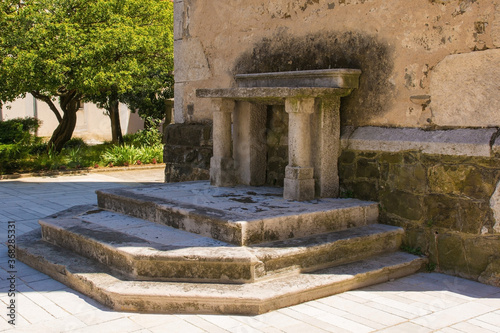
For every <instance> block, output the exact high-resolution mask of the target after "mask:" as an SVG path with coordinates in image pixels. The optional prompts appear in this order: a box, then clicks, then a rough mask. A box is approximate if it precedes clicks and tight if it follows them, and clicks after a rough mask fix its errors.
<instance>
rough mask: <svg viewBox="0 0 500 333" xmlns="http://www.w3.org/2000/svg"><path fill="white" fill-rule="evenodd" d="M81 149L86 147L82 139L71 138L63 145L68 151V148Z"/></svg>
mask: <svg viewBox="0 0 500 333" xmlns="http://www.w3.org/2000/svg"><path fill="white" fill-rule="evenodd" d="M82 147H87V144H86V143H85V141H83V139H82V138H71V139H70V140H69V141H68V142H66V143H65V144H64V148H66V149H70V148H82Z"/></svg>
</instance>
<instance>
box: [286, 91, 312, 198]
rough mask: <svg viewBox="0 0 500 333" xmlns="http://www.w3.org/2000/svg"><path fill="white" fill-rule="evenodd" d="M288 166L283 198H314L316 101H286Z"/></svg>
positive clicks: (302, 99)
mask: <svg viewBox="0 0 500 333" xmlns="http://www.w3.org/2000/svg"><path fill="white" fill-rule="evenodd" d="M285 111H286V112H287V113H288V115H289V122H288V166H287V167H286V168H285V181H284V182H285V184H284V185H285V188H284V191H283V197H284V198H285V199H288V200H299V201H304V200H312V199H314V169H313V168H312V163H311V114H312V113H313V112H314V98H287V99H286V100H285Z"/></svg>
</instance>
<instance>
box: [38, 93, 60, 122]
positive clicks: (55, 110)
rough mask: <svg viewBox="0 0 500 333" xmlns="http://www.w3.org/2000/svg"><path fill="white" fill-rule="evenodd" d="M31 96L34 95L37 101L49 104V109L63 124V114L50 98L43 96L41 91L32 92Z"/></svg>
mask: <svg viewBox="0 0 500 333" xmlns="http://www.w3.org/2000/svg"><path fill="white" fill-rule="evenodd" d="M31 94H32V95H33V97H35V98H36V99H39V100H41V101H42V102H45V103H47V105H48V106H49V108H50V109H51V110H52V112H54V114H55V115H56V118H57V121H58V122H59V123H61V121H62V117H61V114H60V113H59V110H57V107H56V106H55V104H54V102H52V100H51V99H50V97H49V96H45V95H43V94H41V93H40V92H39V91H32V92H31Z"/></svg>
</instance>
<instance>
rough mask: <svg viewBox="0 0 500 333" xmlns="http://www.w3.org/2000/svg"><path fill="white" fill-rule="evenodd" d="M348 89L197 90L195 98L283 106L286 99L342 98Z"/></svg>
mask: <svg viewBox="0 0 500 333" xmlns="http://www.w3.org/2000/svg"><path fill="white" fill-rule="evenodd" d="M351 90H352V89H350V88H309V87H308V88H304V87H302V88H295V87H254V88H227V89H197V90H196V97H199V98H223V99H233V100H237V101H250V102H253V103H259V104H266V105H277V104H285V99H286V98H310V97H313V98H316V97H317V98H325V97H332V96H337V97H344V96H347V95H349V94H350V93H351Z"/></svg>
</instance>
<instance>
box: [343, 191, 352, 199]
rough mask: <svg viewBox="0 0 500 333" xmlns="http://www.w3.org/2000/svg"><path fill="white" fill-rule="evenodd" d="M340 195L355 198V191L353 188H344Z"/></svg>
mask: <svg viewBox="0 0 500 333" xmlns="http://www.w3.org/2000/svg"><path fill="white" fill-rule="evenodd" d="M340 197H341V198H344V199H347V198H354V192H353V191H351V190H343V191H341V192H340Z"/></svg>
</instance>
